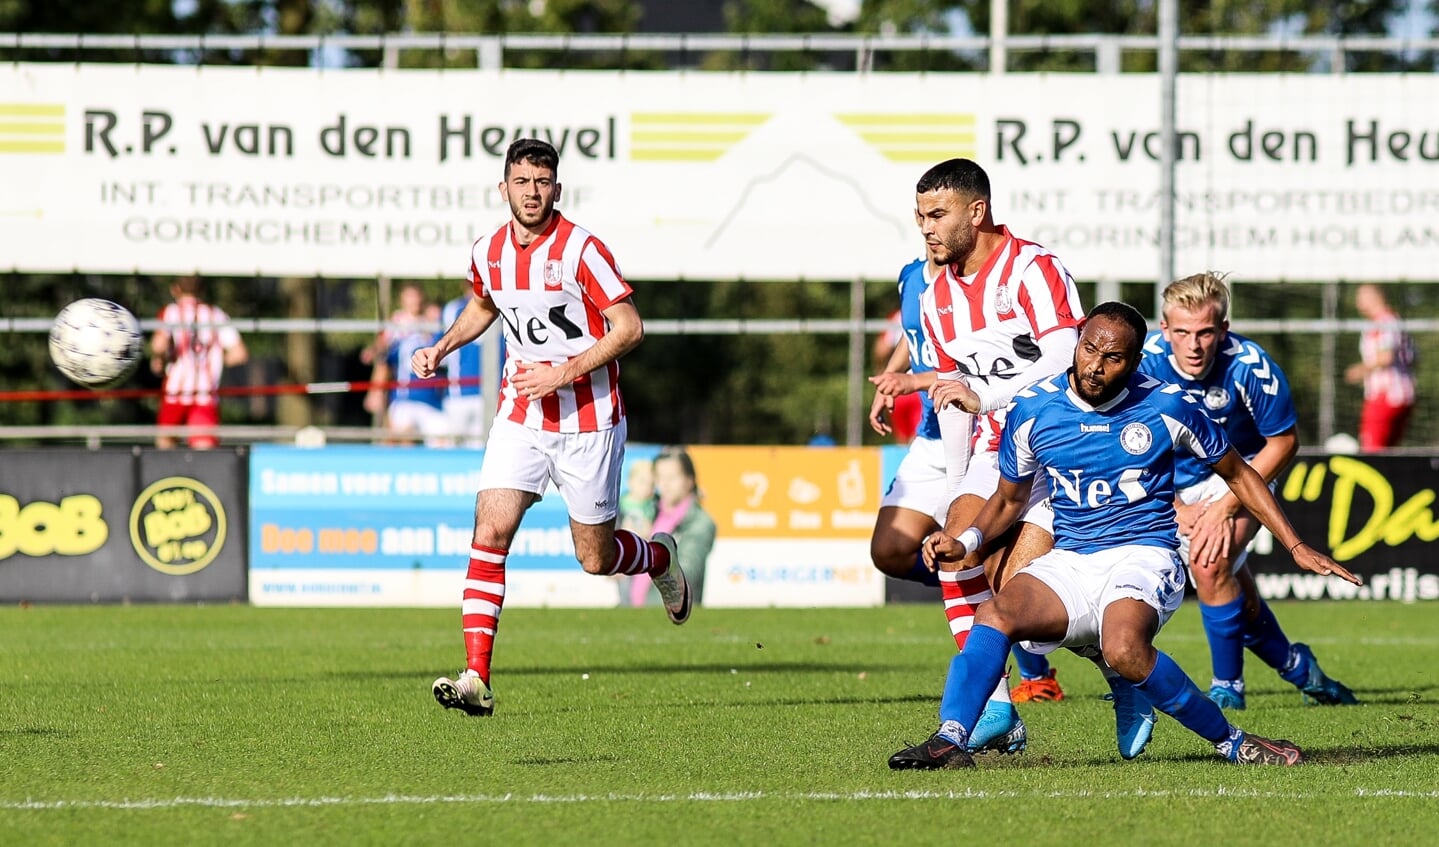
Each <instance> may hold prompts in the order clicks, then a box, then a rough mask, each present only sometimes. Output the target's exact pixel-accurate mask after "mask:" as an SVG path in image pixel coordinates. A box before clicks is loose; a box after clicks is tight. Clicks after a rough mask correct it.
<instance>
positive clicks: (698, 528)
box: [622, 447, 715, 606]
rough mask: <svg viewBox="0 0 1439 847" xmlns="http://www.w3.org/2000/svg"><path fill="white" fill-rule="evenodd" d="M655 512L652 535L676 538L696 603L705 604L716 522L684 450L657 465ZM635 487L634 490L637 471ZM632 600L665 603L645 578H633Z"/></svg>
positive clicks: (665, 454) (664, 453) (668, 452)
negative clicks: (708, 565) (705, 585)
mask: <svg viewBox="0 0 1439 847" xmlns="http://www.w3.org/2000/svg"><path fill="white" fill-rule="evenodd" d="M653 474H654V477H653V478H654V490H655V507H654V508H655V511H654V519H653V520H652V521H651V523H650V531H651V532H652V533H655V532H668V533H669V534H670V535H673V536H674V538H675V544H676V546H677V547H678V549H679V558H680V561H682V562H684V563H685V576H686V577H688V578H689V581H690V590H691V591H693V592H694V602H695V603H696V604H698V603H701V602H702V601H703V600H704V584H705V564H706V563H707V561H708V560H709V556H710V551H711V550H713V549H714V544H715V522H714V518H711V517H710V515H709V513H708V512H706V511H705V510H704V507H703V506H701V505H700V493H699V483H698V482H697V480H696V479H695V463H694V460H693V459H691V458H690V454H689V453H687V452H685V449H684V448H683V447H666V448H664V449H663V450H661V451H660V452H659V455H657V456H655V458H654V463H653ZM630 484H631V487H632V488H633V486H634V477H633V471H632V472H631V483H630ZM627 590H628V597H625V598H622V599H624V600H626V601H627V603H628V605H631V606H645V605H648V606H657V605H659V604H660V603H661V602H662V598H661V597H660V593H659V590H658V589H656V588H654V587H653V586H652V585H651V583H650V578H649V577H648V576H645V575H643V574H641V575H639V576H635V577H631V578H630V581H629V585H628V586H627Z"/></svg>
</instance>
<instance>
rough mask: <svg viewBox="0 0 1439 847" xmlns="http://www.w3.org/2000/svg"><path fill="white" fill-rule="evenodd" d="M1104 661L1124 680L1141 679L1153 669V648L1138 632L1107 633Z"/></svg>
mask: <svg viewBox="0 0 1439 847" xmlns="http://www.w3.org/2000/svg"><path fill="white" fill-rule="evenodd" d="M1104 661H1105V663H1106V664H1108V665H1109V666H1110V667H1111V668H1114V670H1115V671H1117V672H1118V673H1119V675H1120V676H1122V677H1124V678H1125V679H1130V680H1135V679H1143V678H1144V677H1145V676H1147V675H1148V674H1149V672H1150V671H1151V670H1153V669H1154V646H1153V645H1151V644H1150V643H1149V639H1148V638H1146V637H1145V636H1144V635H1143V633H1140V632H1116V633H1108V634H1106V635H1105V639H1104Z"/></svg>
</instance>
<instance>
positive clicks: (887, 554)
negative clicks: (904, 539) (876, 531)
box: [869, 535, 919, 576]
mask: <svg viewBox="0 0 1439 847" xmlns="http://www.w3.org/2000/svg"><path fill="white" fill-rule="evenodd" d="M917 555H919V550H917V549H906V548H905V547H904V546H903V545H899V544H896V543H894V540H893V539H890V538H883V537H881V536H878V535H876V536H875V537H873V538H871V539H870V541H869V560H870V561H871V562H873V563H874V567H875V570H877V571H879V572H880V573H883V574H886V575H888V576H904V575H905V574H908V573H909V572H910V570H911V568H913V566H914V560H915V556H917Z"/></svg>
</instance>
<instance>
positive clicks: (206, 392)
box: [150, 276, 250, 450]
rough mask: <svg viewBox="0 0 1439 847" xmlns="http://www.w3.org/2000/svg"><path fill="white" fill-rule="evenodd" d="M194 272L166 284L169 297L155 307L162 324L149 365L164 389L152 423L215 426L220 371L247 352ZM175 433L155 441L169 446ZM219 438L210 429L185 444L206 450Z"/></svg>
mask: <svg viewBox="0 0 1439 847" xmlns="http://www.w3.org/2000/svg"><path fill="white" fill-rule="evenodd" d="M201 291H202V287H201V284H200V280H199V278H198V277H193V276H187V277H181V278H180V279H178V280H176V281H175V283H174V285H171V286H170V296H171V297H172V298H174V301H175V302H173V303H170V304H169V305H167V306H166V307H165V308H164V309H162V310H160V323H161V327H160V328H159V329H157V330H155V334H154V336H152V337H151V339H150V353H151V356H152V357H153V358H151V360H150V369H151V370H152V371H153V372H154V373H155V375H156V376H163V377H164V384H165V385H164V395H163V397H162V399H161V400H160V413H159V415H158V417H157V418H156V423H158V424H159V425H160V426H210V427H213V426H219V424H220V397H219V395H218V394H217V393H216V390H217V389H218V388H219V387H220V377H221V374H222V373H223V372H224V370H225V368H227V367H237V366H239V365H243V364H244V363H245V362H247V361H249V359H250V353H249V351H248V350H246V349H245V342H244V340H242V339H241V338H240V333H239V332H238V331H236V330H235V328H234V327H232V326H228V325H227V324H228V323H229V322H230V316H229V315H227V314H225V310H223V309H221V308H220V307H219V306H212V305H210V304H209V303H206V302H204V301H202V300H201V299H200V295H201ZM178 444H179V439H177V438H175V437H173V436H169V435H161V436H158V437H156V439H155V446H156V447H159V448H160V449H162V450H170V449H173V448H175V447H176V446H178ZM217 444H219V439H218V438H216V437H215V435H214V433H197V434H194V435H191V436H190V439H189V445H190V447H192V448H194V449H196V450H209V449H211V448H213V447H215V446H216V445H217Z"/></svg>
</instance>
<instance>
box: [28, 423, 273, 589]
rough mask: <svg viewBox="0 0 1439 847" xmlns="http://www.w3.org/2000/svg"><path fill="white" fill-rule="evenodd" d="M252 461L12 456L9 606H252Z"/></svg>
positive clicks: (109, 454)
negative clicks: (247, 498) (206, 603)
mask: <svg viewBox="0 0 1439 847" xmlns="http://www.w3.org/2000/svg"><path fill="white" fill-rule="evenodd" d="M247 464H248V451H246V450H244V449H243V448H232V449H222V450H214V451H190V450H175V451H156V450H149V449H105V450H84V449H80V448H59V449H48V450H4V451H0V601H3V602H20V601H33V602H53V603H110V602H122V601H134V602H195V601H211V602H214V601H231V600H244V599H245V597H246V550H245V545H246V542H247V536H248V533H247V525H246V507H245V492H246V473H247Z"/></svg>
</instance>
